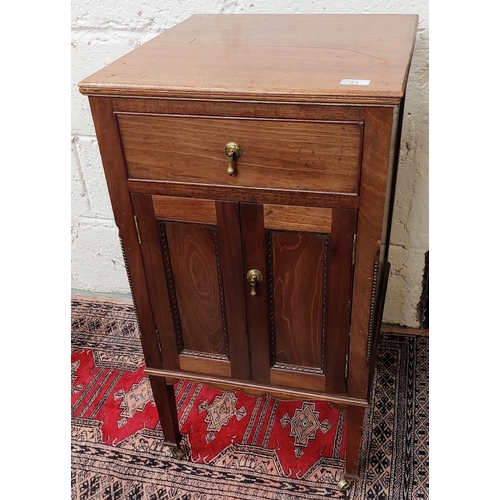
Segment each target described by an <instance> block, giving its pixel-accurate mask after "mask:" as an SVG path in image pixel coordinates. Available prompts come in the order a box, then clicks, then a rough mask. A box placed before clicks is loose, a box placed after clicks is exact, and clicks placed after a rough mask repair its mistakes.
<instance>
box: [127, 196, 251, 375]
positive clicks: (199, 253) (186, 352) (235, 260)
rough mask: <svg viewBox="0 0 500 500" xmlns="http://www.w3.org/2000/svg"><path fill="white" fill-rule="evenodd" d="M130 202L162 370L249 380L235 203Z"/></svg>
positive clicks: (143, 199) (165, 199)
mask: <svg viewBox="0 0 500 500" xmlns="http://www.w3.org/2000/svg"><path fill="white" fill-rule="evenodd" d="M133 202H134V206H136V207H137V209H138V210H137V222H138V229H139V232H140V234H141V235H142V237H141V239H142V243H141V250H142V252H143V255H144V266H145V271H146V278H147V281H148V288H150V296H151V302H152V306H153V312H154V315H155V320H156V325H157V328H158V336H159V341H160V344H161V346H162V358H163V363H164V366H165V367H166V368H168V369H181V370H185V371H190V372H196V373H206V374H212V375H220V376H227V377H231V376H233V377H237V378H243V379H244V378H249V354H248V341H247V337H246V325H245V308H244V300H245V299H244V290H243V287H244V283H243V280H242V275H243V271H242V262H241V260H242V257H241V235H240V231H239V210H238V204H237V203H230V202H216V201H213V200H195V199H189V198H185V199H182V198H175V197H159V196H148V195H133ZM162 271H163V272H162ZM235 278H237V279H235ZM153 290H154V291H155V293H154V294H153V293H151V291H153ZM234 304H239V305H238V306H235V305H234Z"/></svg>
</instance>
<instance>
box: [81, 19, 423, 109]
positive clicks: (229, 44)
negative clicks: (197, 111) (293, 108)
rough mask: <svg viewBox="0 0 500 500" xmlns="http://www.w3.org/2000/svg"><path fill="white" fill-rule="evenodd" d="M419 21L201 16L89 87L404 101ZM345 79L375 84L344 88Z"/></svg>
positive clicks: (86, 84)
mask: <svg viewBox="0 0 500 500" xmlns="http://www.w3.org/2000/svg"><path fill="white" fill-rule="evenodd" d="M417 23H418V16H416V15H344V14H295V15H277V14H271V15H248V14H245V15H234V14H233V15H228V14H224V15H206V14H203V15H194V16H192V17H190V18H189V19H187V20H185V21H183V22H182V23H180V24H178V25H177V26H175V27H174V28H171V29H169V30H167V31H165V32H164V33H162V34H161V35H159V36H157V37H156V38H154V39H153V40H151V41H149V42H147V43H144V44H143V45H141V46H140V47H138V48H136V49H135V50H133V51H132V52H130V53H129V54H127V55H125V56H124V57H122V58H120V59H119V60H117V61H116V62H114V63H111V64H110V65H108V66H107V67H106V68H104V69H103V70H101V71H99V72H98V73H96V74H94V75H92V76H90V77H88V78H86V79H85V80H84V81H83V82H81V83H80V91H81V92H83V93H86V94H106V95H129V96H148V97H155V96H170V97H190V98H196V97H203V98H212V99H219V98H233V99H239V98H243V99H249V98H254V99H255V98H258V99H269V100H278V99H281V100H285V99H286V100H320V101H330V102H332V101H333V102H353V101H355V102H356V103H379V104H380V103H391V104H394V103H395V102H397V101H398V100H399V99H400V98H401V97H402V95H403V93H404V87H405V84H406V80H407V74H408V70H409V61H410V59H411V54H412V51H413V46H414V39H415V32H416V28H417ZM382 34H383V36H381V35H382ZM186 62H188V63H186ZM344 78H354V79H369V80H370V85H367V86H354V85H341V84H340V81H341V80H342V79H344Z"/></svg>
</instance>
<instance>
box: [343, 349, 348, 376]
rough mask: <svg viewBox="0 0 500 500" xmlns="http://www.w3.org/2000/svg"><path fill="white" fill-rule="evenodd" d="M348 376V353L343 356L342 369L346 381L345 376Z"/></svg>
mask: <svg viewBox="0 0 500 500" xmlns="http://www.w3.org/2000/svg"><path fill="white" fill-rule="evenodd" d="M348 374H349V353H347V354H346V355H345V368H344V378H345V379H346V380H347V375H348Z"/></svg>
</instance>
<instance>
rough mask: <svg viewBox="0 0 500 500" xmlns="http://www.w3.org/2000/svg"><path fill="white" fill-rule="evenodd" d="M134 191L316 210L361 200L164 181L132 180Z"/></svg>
mask: <svg viewBox="0 0 500 500" xmlns="http://www.w3.org/2000/svg"><path fill="white" fill-rule="evenodd" d="M127 185H128V187H129V190H130V192H132V193H141V194H153V195H164V196H180V197H189V198H191V197H192V198H201V199H206V198H213V199H217V200H223V201H236V202H238V201H241V202H246V203H274V204H278V205H280V204H281V205H283V204H287V203H288V204H290V205H300V206H312V207H326V208H329V207H332V206H335V207H339V208H358V207H359V197H358V196H357V195H354V194H339V193H326V192H314V193H311V192H304V191H287V190H284V189H270V188H252V187H241V186H216V185H210V184H187V183H185V182H173V181H171V182H161V181H147V180H128V182H127Z"/></svg>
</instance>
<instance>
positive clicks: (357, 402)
mask: <svg viewBox="0 0 500 500" xmlns="http://www.w3.org/2000/svg"><path fill="white" fill-rule="evenodd" d="M144 373H145V374H146V375H150V376H151V375H152V376H156V377H163V378H165V379H166V383H167V384H173V383H175V382H176V381H177V380H178V379H183V380H189V381H193V382H198V383H201V384H205V385H208V386H210V387H213V388H215V389H219V390H221V391H228V392H233V391H236V390H238V389H239V390H241V391H243V392H244V393H246V394H249V395H250V396H263V395H264V394H269V395H270V396H272V397H274V398H276V399H279V400H317V401H328V402H329V403H332V404H334V405H335V406H336V407H337V408H338V409H340V410H345V409H346V408H347V407H348V406H357V407H361V408H367V407H368V406H369V404H368V401H367V400H366V399H361V398H353V397H351V396H346V395H343V394H330V393H325V392H316V391H304V390H302V389H293V388H289V387H283V388H279V387H277V386H271V385H265V384H255V383H253V382H249V381H246V380H237V379H225V378H220V377H214V376H210V375H202V376H200V374H194V373H188V372H178V371H175V370H163V369H157V368H146V369H145V370H144Z"/></svg>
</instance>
